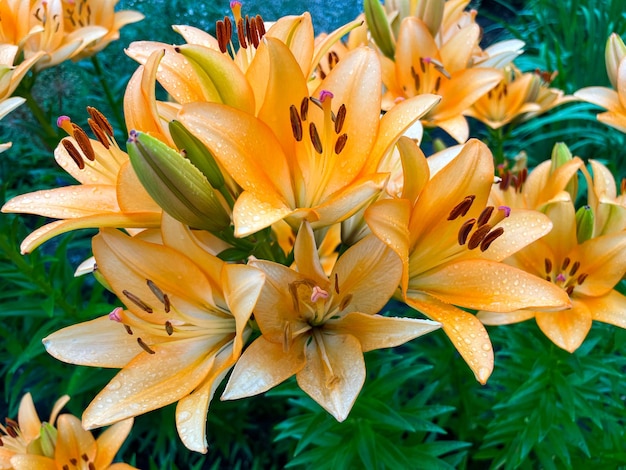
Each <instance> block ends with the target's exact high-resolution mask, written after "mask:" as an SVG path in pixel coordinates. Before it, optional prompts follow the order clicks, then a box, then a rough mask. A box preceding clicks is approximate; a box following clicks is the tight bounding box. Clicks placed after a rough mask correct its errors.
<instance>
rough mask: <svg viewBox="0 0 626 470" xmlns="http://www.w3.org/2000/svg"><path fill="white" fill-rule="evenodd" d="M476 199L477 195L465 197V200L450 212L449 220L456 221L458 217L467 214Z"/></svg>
mask: <svg viewBox="0 0 626 470" xmlns="http://www.w3.org/2000/svg"><path fill="white" fill-rule="evenodd" d="M474 199H476V196H475V195H471V196H465V198H464V199H463V200H462V201H461V202H459V203H458V204H457V205H456V206H455V207H454V208H453V209H452V210H451V211H450V215H448V220H455V219H457V218H458V217H461V216H464V215H465V214H467V211H469V210H470V208H471V207H472V204H473V202H474Z"/></svg>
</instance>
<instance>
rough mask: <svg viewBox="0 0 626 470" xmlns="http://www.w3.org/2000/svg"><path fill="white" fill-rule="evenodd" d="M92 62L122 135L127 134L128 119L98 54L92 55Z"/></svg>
mask: <svg viewBox="0 0 626 470" xmlns="http://www.w3.org/2000/svg"><path fill="white" fill-rule="evenodd" d="M91 63H92V64H93V68H94V70H95V72H96V76H97V77H98V81H99V82H100V86H101V87H102V90H104V95H105V96H106V99H107V101H108V103H109V106H110V108H111V111H112V112H113V117H114V118H115V121H116V122H117V128H118V129H120V130H121V131H122V132H123V134H122V135H126V134H127V133H128V132H127V130H126V121H125V120H124V115H123V113H122V112H120V106H119V103H118V101H117V100H116V99H115V96H113V92H112V91H111V88H110V87H109V84H108V82H107V81H106V78H105V77H104V74H103V73H102V66H101V65H100V60H99V59H98V56H97V54H96V55H93V56H91Z"/></svg>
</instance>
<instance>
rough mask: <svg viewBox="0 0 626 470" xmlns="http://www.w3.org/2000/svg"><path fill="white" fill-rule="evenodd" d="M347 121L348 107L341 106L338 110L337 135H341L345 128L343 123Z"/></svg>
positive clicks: (336, 120) (336, 118) (336, 119)
mask: <svg viewBox="0 0 626 470" xmlns="http://www.w3.org/2000/svg"><path fill="white" fill-rule="evenodd" d="M345 120H346V105H345V104H343V103H342V104H341V106H339V109H338V110H337V116H336V117H335V134H339V133H340V132H341V129H342V128H343V123H344V121H345Z"/></svg>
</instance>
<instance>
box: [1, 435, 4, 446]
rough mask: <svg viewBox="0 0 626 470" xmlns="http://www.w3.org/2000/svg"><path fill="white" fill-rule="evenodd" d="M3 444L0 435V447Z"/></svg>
mask: <svg viewBox="0 0 626 470" xmlns="http://www.w3.org/2000/svg"><path fill="white" fill-rule="evenodd" d="M3 445H4V442H2V437H0V447H2V446H3Z"/></svg>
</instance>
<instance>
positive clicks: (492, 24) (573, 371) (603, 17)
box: [0, 0, 626, 469]
mask: <svg viewBox="0 0 626 470" xmlns="http://www.w3.org/2000/svg"><path fill="white" fill-rule="evenodd" d="M220 3H223V5H220V8H219V9H218V8H217V7H216V6H215V4H214V3H212V2H194V3H193V6H192V7H189V6H187V5H188V4H189V2H183V1H176V0H169V1H167V0H156V1H153V2H142V1H139V0H126V1H120V3H119V7H120V8H123V9H136V10H140V11H142V12H143V13H144V14H145V15H146V20H144V21H143V22H141V23H138V24H134V25H130V26H128V27H126V28H124V29H123V30H122V38H121V39H120V41H117V42H115V43H112V44H111V45H110V46H109V47H108V48H107V49H106V50H105V51H104V52H103V53H102V54H101V55H99V56H98V58H97V60H96V61H91V60H84V61H82V62H79V63H71V62H70V63H65V64H62V65H61V66H60V67H57V68H54V69H52V70H48V71H45V72H44V73H42V74H41V76H39V77H37V81H36V83H35V85H34V87H33V89H32V91H33V94H34V96H35V98H36V99H37V101H38V102H39V103H41V105H42V108H43V110H44V112H45V114H46V116H45V117H46V119H48V121H49V124H50V125H51V128H52V129H54V127H53V126H54V123H55V120H56V117H57V116H58V115H59V114H67V115H69V116H71V117H72V119H73V120H74V121H75V122H77V123H79V124H81V125H83V124H85V123H86V117H87V114H86V112H85V106H87V105H92V106H96V107H98V108H99V109H101V110H102V111H104V112H105V114H106V115H107V116H109V117H110V118H111V120H112V122H113V124H114V126H115V127H116V128H117V129H118V132H117V134H116V135H117V137H118V138H119V139H120V140H122V141H123V140H124V136H125V133H124V132H123V131H122V129H123V122H121V116H120V115H119V113H120V112H121V102H122V98H123V91H124V87H125V84H126V82H127V80H128V78H129V76H130V74H131V73H132V72H133V71H134V70H135V67H136V64H135V63H134V62H133V61H132V60H131V59H129V58H127V57H126V56H125V55H124V54H123V49H124V47H126V46H127V45H128V44H129V42H131V41H132V40H140V39H141V40H144V39H145V40H159V41H164V42H177V41H179V39H178V37H177V35H176V34H175V33H174V32H172V31H171V29H170V23H171V24H191V25H194V26H198V27H201V28H203V29H207V30H209V31H211V30H212V29H213V25H214V22H215V21H216V20H218V19H221V18H222V16H224V15H225V14H228V5H227V2H226V1H224V2H220ZM481 3H482V4H481ZM472 5H473V6H474V7H476V8H478V9H479V14H478V18H479V19H480V21H481V24H482V25H483V27H484V39H485V42H486V43H485V44H483V45H488V43H489V42H493V41H496V40H500V39H504V38H508V37H518V38H520V39H522V40H524V41H525V42H526V44H527V46H526V53H525V54H524V56H523V57H522V58H520V60H519V61H517V63H518V65H519V66H520V67H521V68H522V69H523V70H533V69H535V68H540V69H543V70H555V69H556V70H558V72H559V75H558V76H557V79H556V80H555V82H554V86H557V87H560V88H562V89H564V90H565V91H566V92H568V93H572V92H574V91H575V90H577V89H579V88H581V87H583V86H588V85H608V81H607V78H606V71H605V68H604V44H605V42H606V39H607V37H608V36H609V34H610V33H611V32H612V31H615V32H617V33H619V34H621V35H622V37H624V36H625V35H626V14H625V10H626V6H624V5H623V1H620V0H612V1H610V0H607V1H605V2H596V1H594V0H564V1H557V2H555V1H547V0H530V1H527V2H524V1H512V0H511V1H505V0H493V1H483V2H474V3H473V4H472ZM244 8H245V10H246V11H247V12H249V13H254V14H256V13H257V12H258V13H261V14H262V15H263V16H264V18H265V19H266V20H270V19H273V18H275V17H277V16H278V15H284V14H299V13H301V12H302V11H304V10H305V9H310V10H311V11H312V13H313V18H314V21H315V26H316V31H317V32H321V31H324V30H326V31H328V30H329V29H331V28H334V27H337V26H339V25H340V24H342V22H345V21H348V20H350V19H352V18H353V17H355V16H356V14H357V13H358V12H359V11H360V9H361V4H360V2H357V1H349V2H332V1H329V0H326V1H324V0H317V1H309V2H297V1H290V2H261V1H256V2H253V1H250V2H246V3H245V4H244ZM163 12H165V14H163ZM99 73H100V75H99ZM101 77H103V78H104V80H105V83H106V85H107V87H108V88H109V96H108V97H107V95H106V93H105V92H104V91H103V89H102V87H101V86H99V83H100V82H99V80H100V78H101ZM26 85H28V84H26ZM597 111H598V110H597V109H596V108H594V107H593V106H591V105H587V104H583V103H572V104H569V105H566V106H563V107H561V108H557V109H556V110H555V111H553V112H551V113H548V114H547V115H545V116H542V117H540V118H538V119H535V120H532V121H529V122H527V123H524V124H521V125H512V126H508V127H507V129H506V132H505V136H506V140H505V141H504V142H503V145H504V150H505V155H506V156H507V157H509V158H510V157H513V156H514V155H516V154H517V153H518V152H519V151H521V150H524V151H526V152H527V154H528V156H529V160H530V162H531V164H535V163H537V162H539V161H542V160H544V159H547V158H549V155H550V151H551V148H552V146H553V144H554V143H555V142H556V141H564V142H566V143H567V144H568V145H569V146H570V148H571V149H572V151H573V152H574V153H575V154H578V155H580V156H581V157H583V158H597V159H601V160H602V161H604V162H605V163H607V164H608V165H609V166H610V168H611V169H612V170H613V171H614V173H615V175H616V176H617V177H618V178H619V177H622V176H625V175H626V166H625V165H626V158H625V157H626V156H625V153H626V150H625V149H626V146H625V145H624V144H625V141H624V135H623V134H621V133H620V132H618V131H615V130H613V129H610V128H608V127H606V126H603V125H602V124H600V123H598V122H597V121H596V119H595V114H596V112H597ZM116 116H117V117H116ZM472 125H473V129H474V135H479V136H481V137H482V138H484V139H485V140H487V141H489V142H490V144H491V145H496V144H498V142H495V141H494V140H493V139H494V138H495V137H494V136H493V135H490V134H489V133H487V132H486V131H485V129H484V128H482V127H481V126H479V125H478V123H476V122H473V123H472ZM61 137H62V134H57V133H56V131H53V132H50V130H49V129H48V130H46V129H45V128H44V127H42V126H41V125H40V124H38V123H37V121H36V120H35V119H34V118H33V117H32V115H31V114H30V112H29V110H28V108H27V107H26V106H22V107H21V108H20V109H18V110H16V111H14V112H13V113H11V114H10V115H9V116H7V117H6V118H5V119H4V120H3V121H2V125H1V126H0V141H8V140H11V141H13V144H14V146H13V148H12V149H11V150H10V151H8V152H6V153H3V154H2V155H1V156H0V179H1V181H2V185H1V187H0V203H2V202H4V201H5V200H6V199H8V198H10V197H12V196H14V195H16V194H21V193H24V192H28V191H32V190H34V189H41V188H50V187H55V186H59V185H64V184H71V183H72V181H71V178H70V177H69V176H67V175H66V174H65V173H64V172H63V171H61V170H60V169H59V168H57V167H56V165H55V163H54V159H53V157H52V149H53V148H54V147H55V145H56V143H57V142H58V140H59V139H60V138H61ZM618 181H619V179H618ZM42 223H43V221H42V220H40V218H37V217H28V216H12V215H2V216H0V341H1V344H2V347H1V348H0V376H1V381H0V388H1V393H0V417H2V416H10V417H15V416H16V413H17V405H18V404H19V399H20V398H21V396H22V395H23V394H24V393H25V392H27V391H30V392H31V393H32V394H33V396H34V399H35V403H36V404H37V406H38V409H39V410H40V412H41V413H40V414H41V415H42V417H45V416H47V415H48V413H49V411H50V408H51V406H52V404H53V403H54V401H55V399H56V398H57V397H58V396H60V395H62V394H64V393H68V394H70V395H71V396H72V400H71V401H70V403H69V405H68V407H67V409H68V410H69V411H70V412H72V413H74V414H76V415H80V414H81V412H82V410H83V409H84V408H85V407H86V405H87V404H88V403H89V401H90V400H91V399H92V398H93V396H94V395H95V393H97V391H98V390H100V389H101V388H102V387H103V386H104V385H105V384H106V382H107V381H108V380H109V379H110V378H111V377H112V375H113V374H114V373H115V371H111V370H98V369H94V368H86V367H77V366H71V365H67V364H63V363H60V362H58V361H56V360H55V359H53V358H51V357H49V356H48V355H47V354H46V353H45V351H44V349H43V347H42V345H41V338H42V337H44V336H46V335H47V334H49V333H51V332H53V331H56V330H58V329H59V328H61V327H63V326H66V325H69V324H74V323H77V322H79V321H84V320H87V319H91V318H94V317H97V316H100V315H103V314H105V313H108V312H109V311H110V310H111V306H112V305H117V304H118V301H117V300H116V299H114V298H113V297H112V296H110V295H109V294H108V293H107V292H105V291H104V290H103V288H102V287H100V286H99V285H98V284H97V283H95V282H94V281H93V279H92V278H90V277H89V276H86V277H81V278H74V277H73V270H74V268H75V267H76V266H77V265H78V264H79V263H80V261H82V260H83V259H84V258H85V257H87V256H89V253H90V244H89V240H90V237H91V236H92V235H93V232H92V231H81V232H77V233H73V234H70V235H67V236H64V237H58V238H57V239H54V240H52V241H50V242H48V243H46V244H45V245H43V246H42V247H40V248H39V249H38V250H36V251H35V253H33V254H31V255H28V256H21V255H20V254H19V249H18V243H19V241H20V240H22V239H23V238H24V237H25V236H26V235H27V234H28V233H29V232H30V231H32V230H33V229H34V228H36V227H37V226H40V225H41V224H42ZM622 290H623V289H622ZM404 308H406V307H403V306H401V305H400V304H396V303H391V304H390V305H389V306H388V310H389V311H393V312H394V313H396V314H397V313H398V310H400V309H404ZM403 313H404V314H412V313H411V312H409V311H404V312H403ZM413 314H415V312H413ZM489 333H490V336H491V337H492V341H493V344H494V349H495V351H496V368H495V372H494V374H493V376H492V377H491V379H490V380H489V383H488V384H487V385H486V386H484V387H483V386H480V385H479V384H478V383H477V382H476V381H475V380H474V378H473V376H472V374H471V372H470V371H469V369H468V368H467V366H466V365H465V364H464V362H463V361H462V360H461V359H460V358H459V357H458V354H457V353H456V352H455V350H454V348H453V347H452V345H451V344H450V343H449V341H448V340H447V338H446V337H445V335H444V334H443V333H442V332H441V331H438V332H436V333H435V334H430V335H427V336H426V337H424V338H420V339H419V340H415V341H413V342H411V343H409V344H407V345H405V346H403V347H401V348H396V349H393V350H385V351H374V352H371V353H368V354H366V362H367V368H368V374H369V376H368V379H367V381H366V385H365V387H364V388H363V391H362V393H361V395H360V396H359V399H358V401H357V403H356V405H355V407H354V409H353V410H352V412H351V414H350V417H349V418H348V419H347V420H346V421H345V422H344V423H337V422H336V421H335V420H334V419H333V418H332V417H331V416H330V415H328V414H327V413H326V412H325V411H323V410H322V409H321V408H320V407H319V406H317V405H316V404H315V403H314V402H312V401H311V400H310V399H309V398H308V397H307V396H306V395H304V394H303V393H302V392H301V391H300V390H299V389H298V387H297V386H295V384H294V382H293V381H289V382H287V383H286V384H284V385H282V386H280V387H278V388H276V389H275V390H273V391H272V392H270V393H268V394H266V395H265V396H261V397H254V398H249V399H245V400H240V401H234V402H220V401H219V400H215V401H214V403H212V404H211V412H210V414H209V418H208V440H209V443H210V446H211V449H210V451H209V454H208V455H207V456H202V455H198V454H195V453H192V452H189V451H188V450H186V449H185V448H184V446H182V444H181V443H180V441H179V440H178V437H177V436H176V431H175V426H174V407H173V406H170V407H167V408H165V409H163V410H158V411H155V412H152V413H149V414H147V415H144V416H141V417H139V418H138V419H136V423H135V428H134V429H133V432H132V434H131V437H130V438H129V440H128V441H127V443H126V444H125V446H124V448H123V449H122V452H121V454H120V455H121V457H122V458H123V459H124V460H125V461H126V462H129V463H132V464H135V465H137V466H138V467H140V468H144V469H168V468H172V469H175V468H179V469H187V468H196V469H200V468H202V469H204V468H206V469H210V468H229V469H230V468H234V469H239V468H241V469H244V468H245V469H271V468H284V467H285V466H287V467H289V468H346V469H350V468H368V469H380V468H394V469H397V468H428V469H440V468H441V469H449V468H464V469H484V468H507V469H508V468H523V469H535V468H546V469H552V468H554V469H561V468H581V469H582V468H589V467H591V466H595V467H596V468H600V469H613V468H615V469H617V468H626V450H625V449H626V436H625V435H624V429H625V425H626V402H625V400H626V385H625V383H626V381H625V380H624V375H625V373H626V346H625V344H626V332H625V331H623V330H619V329H617V328H612V327H607V326H605V325H599V324H598V325H594V327H593V329H592V331H591V333H590V334H589V337H588V338H587V340H586V341H585V343H584V344H583V346H582V347H581V348H580V349H579V350H578V351H576V353H574V354H569V353H567V352H565V351H562V350H560V349H559V348H558V347H556V346H554V345H553V344H552V343H551V342H550V341H549V340H547V339H546V338H545V337H544V336H543V334H541V332H540V331H539V330H538V328H537V327H536V325H535V324H534V323H533V322H526V323H523V324H518V325H513V326H509V327H498V328H491V329H490V330H489ZM219 394H220V391H219V390H218V392H217V396H219Z"/></svg>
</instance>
